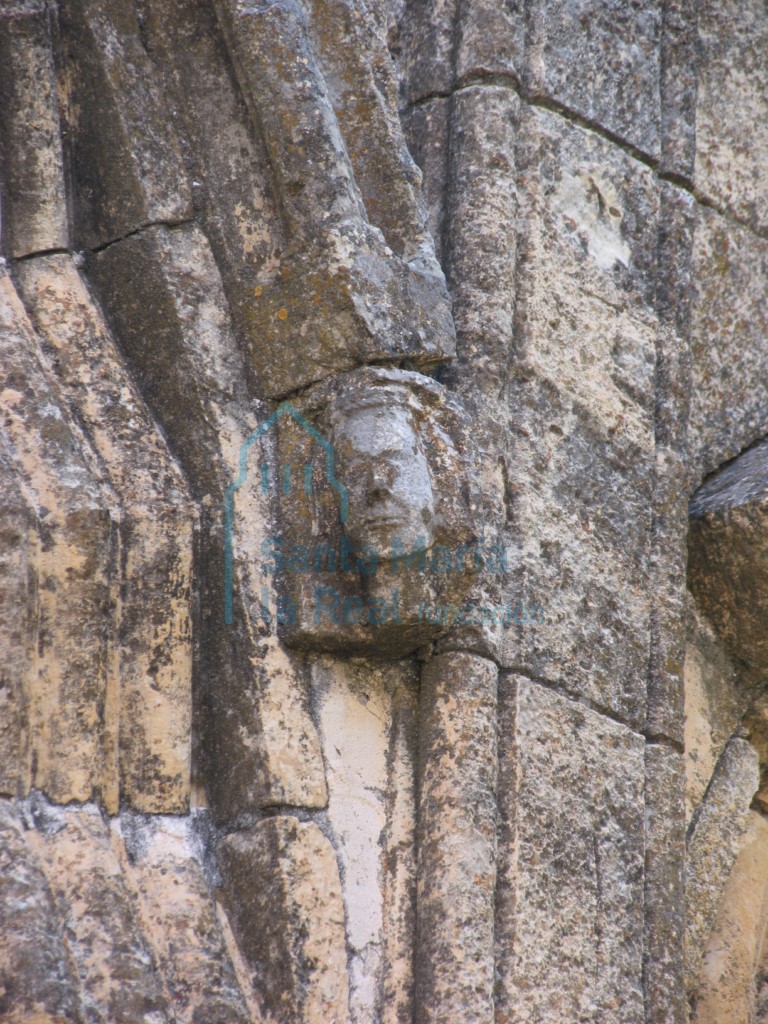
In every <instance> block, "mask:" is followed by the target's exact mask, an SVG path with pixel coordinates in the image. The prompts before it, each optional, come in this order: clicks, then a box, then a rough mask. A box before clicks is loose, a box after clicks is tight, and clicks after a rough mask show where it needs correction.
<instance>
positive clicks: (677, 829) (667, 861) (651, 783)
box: [643, 743, 687, 1024]
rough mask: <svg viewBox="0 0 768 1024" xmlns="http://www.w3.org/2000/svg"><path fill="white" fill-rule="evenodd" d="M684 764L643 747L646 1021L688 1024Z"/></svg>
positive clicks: (668, 752)
mask: <svg viewBox="0 0 768 1024" xmlns="http://www.w3.org/2000/svg"><path fill="white" fill-rule="evenodd" d="M684 781H685V764H684V759H683V756H682V755H681V754H679V753H678V752H677V751H676V750H672V749H671V748H669V747H666V746H662V745H660V744H654V743H648V744H646V748H645V813H646V821H647V825H646V839H645V876H644V887H645V941H644V944H643V991H644V994H645V1018H646V1020H647V1021H653V1022H654V1024H686V1020H687V1017H686V1010H687V1007H686V1000H685V959H684V954H683V950H684V940H685V884H684V865H683V862H682V860H681V858H680V856H679V853H678V851H679V850H680V849H681V847H682V846H683V845H684V844H685V805H684V799H683V798H684Z"/></svg>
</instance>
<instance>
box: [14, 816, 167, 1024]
mask: <svg viewBox="0 0 768 1024" xmlns="http://www.w3.org/2000/svg"><path fill="white" fill-rule="evenodd" d="M30 838H31V840H33V841H34V843H35V845H36V846H37V847H38V849H39V855H40V859H41V862H42V864H43V869H44V871H45V873H46V876H47V878H48V882H49V884H50V886H51V889H52V890H53V893H54V895H55V897H56V902H57V905H58V910H59V914H60V915H61V919H62V921H63V923H64V927H65V930H66V934H67V938H68V941H69V944H70V947H71V949H72V952H73V956H74V959H75V962H76V964H77V972H78V974H79V977H80V983H81V986H82V990H83V999H84V1003H85V1006H86V1008H87V1015H88V1021H89V1022H94V1024H97V1022H98V1024H101V1022H104V1024H129V1022H130V1024H138V1022H140V1024H165V1022H166V1021H170V1020H171V1019H172V1018H171V1016H170V1012H169V1009H168V1007H167V1005H166V1002H165V998H164V995H163V992H162V987H161V983H160V977H159V975H158V973H157V965H156V964H155V962H154V961H153V957H152V953H151V950H150V947H149V946H148V944H147V942H146V939H145V937H144V935H143V933H142V929H141V923H140V918H139V916H138V913H137V908H136V906H135V904H134V901H133V899H132V895H131V893H130V891H129V890H128V888H127V887H126V883H125V878H124V876H123V872H122V870H121V865H120V862H119V860H118V857H117V855H116V853H115V851H114V850H113V849H112V846H111V842H110V830H109V825H108V824H107V822H106V821H104V819H103V818H102V816H101V814H100V813H99V811H98V809H97V808H95V807H87V808H83V809H76V810H66V811H65V810H59V809H53V808H51V809H50V810H48V811H46V812H45V816H44V818H43V821H42V822H41V827H40V831H39V832H38V833H31V834H30Z"/></svg>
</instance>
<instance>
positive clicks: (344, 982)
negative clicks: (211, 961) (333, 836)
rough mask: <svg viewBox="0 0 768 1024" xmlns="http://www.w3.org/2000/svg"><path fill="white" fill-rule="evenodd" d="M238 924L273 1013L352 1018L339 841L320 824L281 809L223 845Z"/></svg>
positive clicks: (330, 1023)
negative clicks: (336, 846) (305, 821)
mask: <svg viewBox="0 0 768 1024" xmlns="http://www.w3.org/2000/svg"><path fill="white" fill-rule="evenodd" d="M218 856H219V861H220V863H221V866H222V871H223V873H224V878H225V886H226V889H225V891H224V897H225V900H226V904H227V909H228V911H229V915H230V919H231V921H232V926H233V928H234V932H235V935H236V937H237V940H238V943H239V945H240V948H241V950H242V952H243V955H244V956H245V958H246V959H247V961H248V963H249V966H250V969H251V971H252V980H253V987H254V990H255V992H256V995H257V998H258V1000H259V1003H260V1005H261V1006H262V1007H263V1010H264V1012H265V1013H266V1014H267V1015H272V1016H273V1017H274V1018H275V1019H276V1020H278V1021H280V1022H281V1024H293V1022H296V1024H346V1021H347V1020H348V1011H349V996H348V978H347V957H346V949H345V944H344V906H343V903H342V898H341V884H340V882H339V869H338V865H337V863H336V856H335V854H334V852H333V847H332V846H331V844H330V843H329V842H328V840H327V839H326V838H325V836H324V835H323V834H322V832H321V831H320V829H319V828H318V827H317V825H315V824H312V823H308V824H303V823H302V822H300V821H298V820H297V819H296V818H293V817H289V816H286V815H281V816H278V817H275V818H270V819H268V820H266V821H261V822H259V824H258V825H255V826H254V827H253V828H252V829H250V830H248V831H247V832H238V833H234V834H233V835H230V836H227V837H226V838H225V839H224V840H223V841H222V842H221V844H220V846H219V853H218Z"/></svg>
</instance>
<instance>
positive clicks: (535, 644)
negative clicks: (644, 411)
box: [502, 381, 653, 728]
mask: <svg viewBox="0 0 768 1024" xmlns="http://www.w3.org/2000/svg"><path fill="white" fill-rule="evenodd" d="M510 396H511V397H510V405H511V408H512V410H513V411H514V421H515V422H514V428H513V429H514V433H513V438H514V441H513V443H512V445H511V455H510V458H509V460H508V468H507V473H508V481H509V483H508V488H509V491H508V493H509V495H510V526H511V530H512V537H511V541H510V546H509V550H508V556H507V558H508V565H509V567H510V570H509V576H508V579H507V581H505V583H506V594H507V595H509V596H508V597H507V598H506V603H507V604H510V605H512V606H513V607H517V606H518V605H519V606H520V607H521V614H520V616H519V617H518V618H517V619H514V620H513V621H512V622H511V623H510V624H509V625H508V626H507V627H506V629H505V630H504V634H503V647H502V658H503V663H504V664H505V665H507V666H510V667H512V666H522V667H524V668H525V669H526V670H527V671H529V672H530V673H531V674H532V675H534V676H536V677H539V678H543V679H546V680H549V681H552V682H558V683H560V684H561V685H562V686H563V687H564V688H566V689H568V690H569V691H571V692H572V693H574V694H577V695H580V696H585V697H587V698H589V699H590V700H592V701H593V702H594V703H595V704H596V705H598V706H599V707H601V708H610V709H611V710H613V711H614V713H616V714H619V715H621V716H622V717H623V718H624V719H625V720H627V721H628V722H630V723H633V724H635V726H636V727H638V728H639V727H641V725H642V724H644V722H645V717H646V686H647V671H648V653H649V623H650V589H649V588H650V580H649V566H648V557H649V552H650V538H651V516H650V507H649V502H650V496H651V488H652V483H653V481H652V477H651V478H649V477H648V476H647V475H644V473H643V471H642V467H643V466H649V468H650V454H651V453H649V451H648V450H647V449H646V448H644V447H642V446H640V445H637V446H635V445H633V444H632V442H631V440H630V437H629V436H627V434H628V431H627V432H625V431H624V430H623V429H622V426H621V423H620V421H617V422H616V426H615V429H614V430H611V429H610V427H607V426H606V424H605V422H604V421H603V420H602V417H600V418H598V417H597V416H595V415H594V413H593V410H592V409H591V408H587V407H586V406H585V405H582V404H581V403H580V402H577V401H574V400H573V399H572V398H571V397H570V396H569V395H568V394H567V393H563V392H562V391H560V390H559V389H558V388H557V387H555V386H554V385H550V384H548V383H544V384H537V382H535V381H517V382H515V385H514V386H513V387H512V388H511V390H510ZM629 509H631V513H629V512H628V510H629Z"/></svg>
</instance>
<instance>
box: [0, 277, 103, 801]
mask: <svg viewBox="0 0 768 1024" xmlns="http://www.w3.org/2000/svg"><path fill="white" fill-rule="evenodd" d="M0 335H2V338H3V365H2V376H1V377H0V410H1V412H2V425H3V429H4V433H5V436H6V438H7V441H8V444H9V449H10V451H11V453H12V457H13V460H14V463H15V466H16V470H17V472H18V474H19V477H20V479H21V480H22V482H23V484H24V486H25V487H26V488H27V490H28V492H29V494H30V498H31V501H32V502H33V503H34V506H35V509H36V511H37V512H38V516H39V521H40V533H41V545H40V552H39V558H38V576H39V590H38V592H39V635H40V637H41V638H42V642H41V643H40V644H39V647H38V672H37V678H36V681H35V683H34V684H33V688H32V692H31V693H30V716H31V750H32V758H33V766H34V770H33V779H32V784H33V785H34V786H36V787H37V788H38V789H42V790H43V791H44V792H45V793H47V794H48V795H49V796H50V797H51V799H53V800H56V801H58V802H61V803H66V802H68V801H71V800H79V801H84V800H90V799H92V798H93V797H94V796H95V795H97V794H100V795H101V797H102V798H103V799H104V801H105V803H106V805H107V806H108V807H109V808H110V809H116V805H117V764H116V744H117V733H116V726H117V692H118V678H117V664H116V659H115V657H114V650H115V640H116V637H115V632H116V628H117V623H116V621H115V604H114V599H115V597H116V594H115V593H114V591H115V587H116V582H117V564H118V563H117V560H116V556H117V544H116V536H115V534H116V530H115V526H116V524H117V521H118V512H117V509H116V499H115V496H114V494H113V493H112V491H111V489H110V487H109V486H108V484H107V482H106V481H105V480H104V478H103V476H102V474H101V471H100V469H99V467H98V465H97V463H96V458H95V455H94V453H93V452H92V451H91V449H90V447H89V445H88V444H87V442H86V440H85V438H84V437H83V436H82V434H81V432H80V431H79V429H78V428H77V427H76V426H75V425H74V423H73V422H72V421H71V419H70V414H69V411H68V409H67V407H66V403H65V401H64V399H63V396H62V395H61V393H60V391H59V388H58V387H57V386H56V385H55V384H54V383H53V381H52V380H51V378H49V377H48V375H47V373H46V372H45V370H44V368H43V366H42V365H41V362H40V360H39V358H38V348H37V346H38V339H37V338H36V336H35V334H34V332H33V330H32V326H31V324H30V322H29V319H28V317H27V315H26V312H25V311H24V307H23V306H22V304H21V300H20V299H19V297H18V295H17V294H16V291H15V289H14V288H13V285H12V284H11V281H10V278H9V277H8V276H7V274H5V273H3V274H2V276H0Z"/></svg>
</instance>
